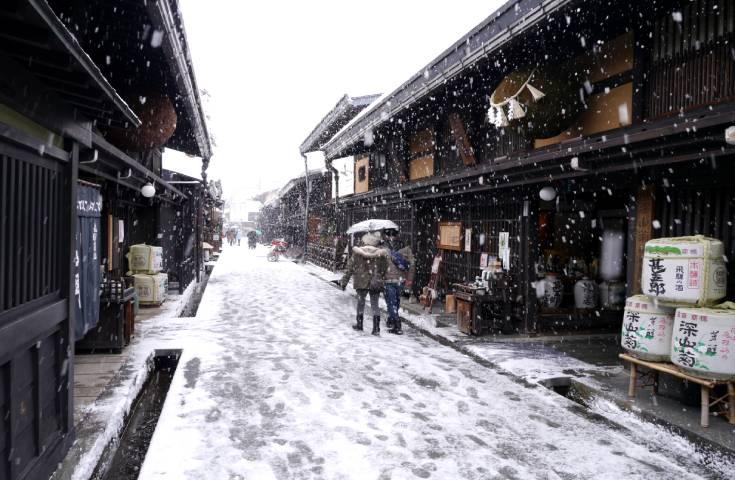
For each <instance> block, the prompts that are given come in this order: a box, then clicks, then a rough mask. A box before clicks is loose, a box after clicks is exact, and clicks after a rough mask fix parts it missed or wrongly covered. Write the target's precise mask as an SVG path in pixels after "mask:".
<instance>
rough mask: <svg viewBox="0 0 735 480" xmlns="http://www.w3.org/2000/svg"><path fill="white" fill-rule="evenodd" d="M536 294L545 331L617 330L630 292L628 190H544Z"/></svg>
mask: <svg viewBox="0 0 735 480" xmlns="http://www.w3.org/2000/svg"><path fill="white" fill-rule="evenodd" d="M540 196H541V198H542V199H541V200H540V202H539V209H538V246H539V256H538V258H537V259H536V263H535V271H536V283H535V287H536V296H537V302H538V305H537V306H538V323H537V328H538V330H539V331H540V332H547V333H558V332H566V331H595V332H614V331H618V329H619V328H620V322H621V319H622V313H623V308H624V306H625V294H626V283H625V278H626V276H625V275H626V261H627V258H626V252H627V227H628V208H626V206H627V205H626V201H627V198H628V196H627V192H622V191H621V192H613V191H612V190H611V189H610V188H608V187H605V186H596V187H595V186H593V185H591V184H590V183H587V182H585V183H582V182H568V183H566V184H565V185H564V187H563V188H562V187H556V188H555V187H554V186H547V187H544V188H543V189H542V190H541V192H540Z"/></svg>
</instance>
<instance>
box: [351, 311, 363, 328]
mask: <svg viewBox="0 0 735 480" xmlns="http://www.w3.org/2000/svg"><path fill="white" fill-rule="evenodd" d="M352 328H354V329H355V330H362V315H358V316H357V323H356V324H354V325H353V326H352Z"/></svg>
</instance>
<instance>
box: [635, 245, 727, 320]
mask: <svg viewBox="0 0 735 480" xmlns="http://www.w3.org/2000/svg"><path fill="white" fill-rule="evenodd" d="M724 253H725V250H724V246H723V245H722V242H721V241H719V240H715V239H713V238H706V237H704V236H702V235H697V236H694V237H677V238H659V239H656V240H649V241H648V242H646V248H645V254H644V256H643V275H642V277H641V289H642V290H643V293H644V294H646V295H648V296H649V297H655V298H657V299H659V301H661V302H666V303H668V304H670V305H674V306H687V305H699V306H706V305H712V304H714V303H716V302H717V301H718V300H720V299H722V298H724V297H725V294H726V292H727V269H726V267H725V259H724Z"/></svg>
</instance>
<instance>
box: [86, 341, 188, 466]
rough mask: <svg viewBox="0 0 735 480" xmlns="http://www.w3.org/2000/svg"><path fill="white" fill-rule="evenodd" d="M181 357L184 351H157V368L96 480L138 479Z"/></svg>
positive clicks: (155, 363)
mask: <svg viewBox="0 0 735 480" xmlns="http://www.w3.org/2000/svg"><path fill="white" fill-rule="evenodd" d="M180 357H181V350H156V352H155V354H154V356H153V366H152V367H153V368H152V370H151V372H150V373H149V376H148V379H147V380H146V382H145V384H144V385H143V388H142V390H141V392H140V394H139V395H138V398H137V399H136V400H135V403H134V405H133V408H132V410H131V411H130V414H129V415H128V417H127V421H126V423H125V427H124V429H123V431H122V434H121V436H120V438H119V440H118V441H116V442H113V443H112V444H111V445H110V446H108V448H107V449H106V451H105V453H104V454H103V455H102V458H101V459H100V461H99V463H98V464H97V468H96V469H95V473H94V475H93V476H92V478H93V479H95V480H135V479H137V478H138V474H139V473H140V467H141V466H142V465H143V460H145V455H146V452H147V451H148V447H149V445H150V442H151V438H153V432H154V431H155V429H156V424H157V423H158V417H159V416H160V415H161V410H162V409H163V403H164V401H165V400H166V395H167V394H168V389H169V387H170V386H171V380H172V379H173V377H174V372H175V371H176V367H177V365H178V363H179V358H180Z"/></svg>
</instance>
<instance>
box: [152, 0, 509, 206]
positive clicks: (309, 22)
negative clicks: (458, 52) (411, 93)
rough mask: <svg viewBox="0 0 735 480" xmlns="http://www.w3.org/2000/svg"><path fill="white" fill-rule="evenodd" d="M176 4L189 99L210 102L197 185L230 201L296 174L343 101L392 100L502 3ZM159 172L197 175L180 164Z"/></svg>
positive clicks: (232, 0)
mask: <svg viewBox="0 0 735 480" xmlns="http://www.w3.org/2000/svg"><path fill="white" fill-rule="evenodd" d="M179 2H180V4H181V10H182V12H183V15H184V23H185V28H186V32H187V37H188V41H189V48H190V50H191V54H192V59H193V62H194V69H195V72H196V77H197V82H198V84H199V88H200V89H205V90H207V91H208V92H209V93H210V95H211V98H209V99H206V98H205V99H203V100H204V104H205V111H206V113H207V115H208V116H209V117H210V118H209V120H208V127H209V129H210V131H211V132H212V133H213V134H214V136H215V139H216V143H217V146H216V147H215V149H214V156H213V158H212V162H211V163H210V167H209V170H208V176H209V178H210V179H218V178H219V179H222V182H223V187H224V191H225V198H231V199H235V198H237V199H238V200H239V199H243V198H248V197H250V196H251V195H254V194H256V193H259V192H260V191H264V190H270V189H273V188H278V187H281V186H283V185H284V184H285V183H286V182H287V181H288V180H289V179H290V178H293V177H295V176H297V175H299V174H301V173H302V172H303V171H304V164H303V161H302V159H301V157H300V155H299V145H300V144H301V143H302V142H303V140H304V139H305V138H306V136H307V135H308V134H309V133H310V132H311V130H312V129H313V128H314V127H315V126H316V124H317V123H318V122H319V120H321V118H322V117H323V116H324V115H325V114H326V113H327V112H328V111H329V110H330V109H331V108H332V107H333V106H334V105H335V103H337V101H338V100H339V99H340V97H341V96H342V95H343V94H345V93H348V94H350V95H353V96H357V95H365V94H372V93H384V92H386V91H388V90H394V89H395V88H396V87H398V86H399V85H400V84H401V83H403V82H404V81H406V80H407V79H408V78H409V77H410V76H411V75H412V74H414V73H416V72H417V71H419V70H421V69H422V68H423V67H424V66H425V65H426V64H428V63H429V61H431V60H432V59H434V58H435V57H437V56H438V55H439V54H440V53H441V52H442V51H444V50H445V49H446V48H448V47H449V46H450V45H451V44H453V43H454V42H455V41H457V40H458V39H459V38H460V37H462V35H464V34H465V33H467V32H468V31H469V30H470V29H472V27H474V26H475V25H477V24H478V23H480V22H481V21H482V20H484V19H485V18H486V17H488V16H489V15H490V14H491V13H492V12H493V11H494V10H495V9H496V8H497V7H499V6H500V5H502V3H503V2H504V0H489V1H478V0H452V1H450V2H448V1H441V0H422V1H419V0H412V1H401V0H371V1H369V2H360V3H358V2H354V1H329V0H309V1H287V2H284V1H282V2H250V1H240V0H206V1H203V0H179ZM166 163H167V168H173V169H175V170H180V171H182V172H183V173H196V172H198V171H199V170H200V164H199V161H198V160H195V159H187V158H186V157H185V156H183V155H175V154H168V155H167V157H166ZM319 163H321V162H319V161H318V160H311V162H310V164H309V167H310V168H312V167H317V166H320V165H319ZM312 164H313V165H312Z"/></svg>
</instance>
